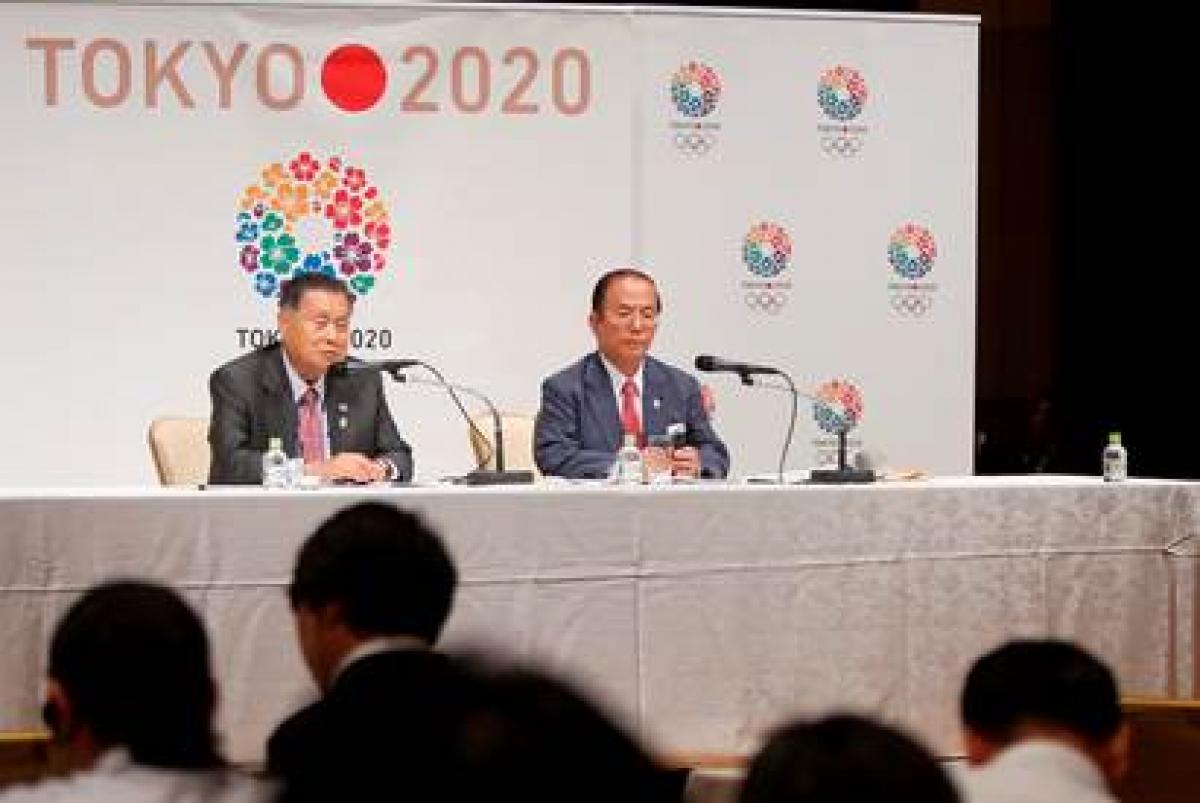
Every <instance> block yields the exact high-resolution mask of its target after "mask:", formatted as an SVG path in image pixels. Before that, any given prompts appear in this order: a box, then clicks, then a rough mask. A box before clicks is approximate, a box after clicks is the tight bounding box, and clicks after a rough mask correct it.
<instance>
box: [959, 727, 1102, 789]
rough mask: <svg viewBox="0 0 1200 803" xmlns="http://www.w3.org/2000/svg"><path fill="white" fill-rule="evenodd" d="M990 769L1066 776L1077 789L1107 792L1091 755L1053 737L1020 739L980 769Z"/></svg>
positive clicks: (1051, 776) (1033, 776) (1046, 775)
mask: <svg viewBox="0 0 1200 803" xmlns="http://www.w3.org/2000/svg"><path fill="white" fill-rule="evenodd" d="M989 769H991V770H992V772H993V773H999V774H1002V775H1004V776H1005V777H1008V776H1009V775H1020V776H1022V777H1024V776H1026V775H1028V776H1029V777H1031V778H1036V777H1045V778H1053V777H1055V776H1057V777H1062V778H1067V779H1070V781H1071V783H1072V785H1073V786H1075V787H1076V788H1081V789H1088V790H1092V791H1095V792H1097V793H1101V794H1107V793H1108V786H1107V784H1106V783H1105V781H1104V776H1103V775H1102V774H1101V772H1100V768H1099V767H1097V766H1096V764H1095V763H1094V762H1093V761H1092V760H1091V759H1090V758H1088V757H1087V756H1085V755H1084V754H1083V753H1081V752H1079V751H1078V750H1076V749H1075V748H1073V747H1070V746H1069V745H1066V744H1063V743H1061V742H1056V741H1054V740H1052V739H1036V738H1034V739H1026V740H1025V741H1021V742H1017V743H1016V744H1014V745H1013V746H1011V747H1009V748H1006V749H1005V750H1003V751H1001V753H1000V755H998V756H996V757H995V758H994V759H992V761H990V762H989V763H988V764H986V765H984V766H983V767H981V768H980V769H979V770H977V771H980V772H987V771H988V770H989Z"/></svg>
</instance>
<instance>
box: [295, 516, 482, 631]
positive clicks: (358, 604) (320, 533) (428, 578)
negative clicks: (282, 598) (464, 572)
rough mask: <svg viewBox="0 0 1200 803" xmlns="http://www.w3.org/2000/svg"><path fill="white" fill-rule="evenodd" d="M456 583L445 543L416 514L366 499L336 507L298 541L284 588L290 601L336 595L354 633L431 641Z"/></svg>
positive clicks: (315, 604)
mask: <svg viewBox="0 0 1200 803" xmlns="http://www.w3.org/2000/svg"><path fill="white" fill-rule="evenodd" d="M457 583H458V573H457V571H456V570H455V568H454V563H453V562H452V561H451V559H450V555H449V554H448V553H447V552H446V548H445V546H444V545H443V544H442V541H441V539H440V538H438V536H437V535H436V534H435V533H434V532H433V530H431V529H430V528H429V527H428V526H426V524H425V522H424V521H422V519H421V518H420V517H419V516H416V515H413V514H412V513H407V512H405V511H402V510H399V509H397V508H395V507H393V506H391V505H384V504H379V503H375V502H365V503H362V504H358V505H354V506H352V507H348V508H346V509H344V510H341V511H339V512H338V513H335V514H334V515H333V516H331V517H330V518H329V519H327V520H326V521H325V522H324V523H323V524H322V525H321V526H320V527H319V528H317V531H316V532H315V533H313V535H312V536H311V537H310V538H309V539H308V540H307V541H306V542H305V543H304V546H303V547H301V549H300V554H299V556H298V557H297V559H296V569H295V572H294V574H293V579H292V584H291V586H290V588H289V589H288V595H289V597H290V599H291V604H292V608H293V609H296V608H299V607H301V606H305V607H308V608H312V609H316V608H321V607H323V606H325V605H327V604H330V603H338V604H339V605H340V606H341V615H342V620H343V621H344V623H345V624H346V626H347V627H348V628H349V629H350V630H352V631H354V632H356V633H359V634H361V635H401V634H404V635H413V636H417V637H419V638H421V639H423V640H425V641H427V642H428V643H430V644H433V643H435V642H436V641H437V638H438V636H439V635H440V634H441V630H442V626H443V625H444V624H445V622H446V619H447V617H449V615H450V608H451V605H452V604H453V600H454V588H455V586H456V585H457Z"/></svg>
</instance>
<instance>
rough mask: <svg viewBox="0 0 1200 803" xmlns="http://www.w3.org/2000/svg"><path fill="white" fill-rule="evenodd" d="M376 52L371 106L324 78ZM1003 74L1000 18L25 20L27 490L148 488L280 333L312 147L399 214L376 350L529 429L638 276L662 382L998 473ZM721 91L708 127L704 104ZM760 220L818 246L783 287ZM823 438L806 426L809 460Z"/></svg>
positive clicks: (436, 472)
mask: <svg viewBox="0 0 1200 803" xmlns="http://www.w3.org/2000/svg"><path fill="white" fill-rule="evenodd" d="M239 43H244V45H245V47H244V48H243V50H244V55H243V57H242V59H241V61H240V62H239V63H238V65H237V67H236V68H234V67H232V66H230V65H232V64H233V63H234V62H233V58H234V55H235V53H236V52H238V46H239ZM352 43H353V44H358V45H362V46H365V47H366V48H369V49H370V50H371V51H373V52H374V53H376V54H377V55H378V56H379V58H380V60H381V62H382V64H383V67H384V70H385V74H386V86H385V88H384V89H383V93H382V96H381V97H380V98H379V100H378V101H377V102H376V103H375V104H374V105H371V106H370V107H369V108H367V109H365V110H363V111H358V112H348V111H343V110H342V109H340V108H338V107H337V106H336V105H335V103H333V102H331V100H330V95H329V93H328V92H327V91H326V90H325V89H324V88H323V83H322V69H323V64H324V62H325V59H326V57H327V56H328V55H329V54H331V53H332V52H333V51H334V50H335V49H336V48H339V47H341V46H343V45H347V44H352ZM422 47H424V48H425V49H421V48H422ZM472 48H476V49H472ZM977 49H978V26H977V20H975V19H974V18H945V17H928V16H926V17H920V18H917V17H897V16H870V17H868V16H862V15H858V16H854V15H832V14H786V15H785V14H730V13H712V12H702V11H698V10H692V11H686V10H671V11H666V10H629V9H620V10H613V11H602V10H597V9H567V8H559V9H553V8H537V9H532V8H531V9H524V10H512V9H511V7H510V8H509V9H506V10H498V9H495V8H487V7H454V6H450V5H435V6H428V7H415V6H408V7H395V8H389V7H371V8H296V7H291V8H289V7H281V6H272V5H260V6H244V7H237V6H221V7H208V8H202V7H196V6H179V7H171V6H169V5H164V6H153V7H146V6H133V5H130V6H122V5H115V6H107V5H106V6H103V7H95V6H86V5H69V4H54V3H47V4H23V3H5V4H4V5H3V6H0V130H2V131H3V132H4V133H3V137H2V142H3V147H0V174H2V175H3V176H4V177H5V182H6V185H7V188H8V191H7V192H6V193H4V195H3V196H2V197H0V209H2V211H3V217H2V218H0V219H2V220H3V221H4V227H5V234H6V237H5V245H6V248H5V260H4V268H3V271H4V273H3V277H4V285H5V287H6V290H7V294H6V295H7V299H8V312H7V314H6V321H5V326H4V332H5V335H6V336H5V337H4V338H3V339H0V359H3V360H4V362H5V364H6V366H7V372H6V380H5V382H4V393H3V399H4V401H3V409H4V411H5V414H6V416H5V417H6V419H7V422H8V425H7V426H6V427H5V430H4V434H3V435H2V436H0V444H2V445H3V448H4V453H5V454H6V455H7V456H8V459H6V460H4V461H3V463H2V465H0V484H6V485H44V484H55V483H71V484H113V483H143V482H150V481H152V479H153V471H152V468H151V464H150V461H149V457H148V453H147V449H146V446H145V432H146V426H147V423H148V421H149V420H150V419H151V418H152V417H154V416H156V415H161V414H168V413H176V414H199V415H204V414H207V411H208V396H207V377H208V374H209V372H210V371H211V370H212V369H213V368H214V367H215V366H216V365H217V364H219V363H220V362H222V361H224V360H226V359H229V358H231V357H233V356H235V355H236V354H238V353H240V352H241V351H242V350H244V348H246V347H247V346H248V343H247V342H245V341H243V340H240V339H239V335H238V332H237V330H238V329H254V328H257V329H269V328H272V327H273V321H274V302H273V300H270V299H265V298H263V297H261V296H259V295H257V294H256V293H255V292H254V290H253V287H252V283H251V277H250V276H249V275H248V274H247V273H246V272H245V271H243V270H242V268H241V267H240V266H239V248H241V247H242V245H241V244H239V243H238V242H236V241H235V238H234V235H235V232H236V225H235V222H236V215H237V213H238V211H239V208H240V207H239V202H240V199H241V198H242V197H243V193H244V191H245V190H246V188H247V187H248V186H249V185H251V184H254V183H256V182H258V181H260V178H261V171H263V170H264V169H265V168H267V167H268V166H269V165H271V164H273V163H277V162H278V163H280V164H281V166H282V168H283V169H284V170H285V171H286V170H287V169H288V168H289V163H290V161H291V160H293V159H294V158H295V157H296V156H297V155H298V154H300V153H301V152H307V153H310V154H312V155H313V157H314V158H315V159H316V160H318V161H320V162H322V164H326V165H327V164H328V158H329V157H330V156H333V155H340V156H341V157H342V158H343V160H344V164H345V165H352V166H357V167H359V168H362V169H363V170H364V171H365V174H366V177H367V180H368V181H369V182H370V184H371V185H373V186H375V187H377V188H378V193H379V195H378V200H380V201H382V203H383V204H384V205H385V206H386V209H387V211H388V213H389V218H390V220H389V222H390V226H391V236H390V238H389V239H390V242H389V244H388V247H387V249H386V257H387V264H386V266H385V267H384V269H383V270H382V271H380V272H377V273H374V277H375V279H376V280H377V284H376V286H375V287H374V288H373V289H372V290H371V291H370V292H369V293H368V294H367V295H366V296H365V297H363V298H362V299H361V300H360V303H359V305H358V311H357V313H356V321H355V323H356V326H358V327H359V328H361V329H363V330H374V331H379V330H387V331H388V333H389V334H390V337H391V347H390V348H388V349H379V348H376V349H368V348H365V347H364V348H360V349H359V350H358V351H357V353H358V354H359V355H360V356H363V357H366V358H382V357H386V356H397V357H398V356H417V357H421V358H424V359H426V360H428V361H429V362H432V363H434V364H435V365H437V366H438V367H440V368H441V369H442V371H443V372H444V373H445V374H446V375H447V376H448V377H449V378H451V379H453V380H457V381H461V382H463V383H466V384H469V385H474V386H477V387H479V388H481V389H483V390H485V391H486V392H487V393H488V394H490V395H491V396H492V397H493V398H494V399H495V400H496V401H497V403H498V404H499V405H500V406H501V407H504V408H508V409H514V410H528V411H533V410H535V409H536V406H537V399H538V385H539V382H540V380H541V378H542V377H544V376H545V375H547V374H549V373H551V372H552V371H554V370H557V369H558V368H559V367H561V366H562V365H564V364H566V363H567V362H569V361H570V360H573V359H575V358H576V357H578V356H579V355H580V354H582V353H583V352H584V351H586V350H588V349H589V348H590V347H591V341H590V336H589V333H588V331H587V328H586V326H585V317H586V314H587V306H588V295H589V293H590V289H591V285H592V283H593V282H594V280H595V279H596V277H597V276H598V275H599V274H600V273H601V272H603V271H604V270H605V269H607V268H609V267H613V266H616V265H621V264H628V263H630V262H632V263H635V264H638V265H641V266H644V267H645V268H647V269H648V270H649V271H651V272H652V273H653V274H654V275H655V276H656V277H657V278H658V280H659V283H660V287H661V289H662V291H663V295H664V299H665V303H666V315H665V318H664V320H663V323H662V327H661V329H660V333H659V337H658V341H657V343H656V352H657V353H658V354H659V356H661V357H663V358H665V359H667V360H669V361H672V362H676V363H677V364H683V365H690V363H691V361H692V358H693V357H694V355H695V354H697V353H705V352H707V353H716V354H718V355H722V356H729V357H735V358H741V359H745V360H748V361H751V362H766V363H771V364H776V365H779V366H781V367H783V368H786V369H787V370H789V371H790V372H792V373H793V375H794V376H795V378H796V381H797V383H798V384H799V385H801V386H802V387H803V388H805V389H807V390H809V391H813V390H816V389H817V388H818V387H819V386H821V385H822V384H823V383H825V382H827V381H829V380H833V379H838V380H845V381H848V382H850V383H851V384H852V385H853V386H854V387H855V388H856V389H857V391H858V392H859V393H860V396H861V404H862V417H861V422H860V424H859V427H858V428H857V429H856V430H855V435H854V438H855V440H856V441H859V442H861V443H862V445H863V446H865V447H868V448H872V449H875V450H878V451H879V452H882V453H883V454H884V455H886V457H887V459H888V460H889V461H890V462H891V463H892V464H895V465H916V466H921V467H924V468H928V469H931V470H933V471H937V472H943V473H966V472H970V470H971V444H972V408H973V376H974V369H973V359H974V342H975V334H974V294H975V208H976V192H975V163H976V90H977V60H978V58H977ZM289 54H295V57H296V61H297V62H298V65H299V66H298V67H297V69H299V70H300V71H301V83H300V84H298V85H296V84H294V83H293V79H292V76H293V72H292V69H293V62H292V60H291V59H290V56H289ZM431 58H436V60H437V67H436V69H432V70H430V67H431V66H432V62H431ZM122 59H127V64H128V72H127V75H128V83H127V86H123V84H122V81H123V78H122ZM214 59H215V63H216V65H217V68H216V69H214ZM535 62H536V69H533V66H534V63H535ZM585 64H586V73H587V79H586V81H585V80H584V79H583V77H582V74H583V71H584V67H583V66H582V65H585ZM221 69H224V70H225V74H226V75H230V74H231V75H232V78H231V79H230V80H229V81H228V82H227V85H226V86H224V90H225V91H222V89H223V87H222V81H221V80H220V78H219V76H220V74H221V73H220V70H221ZM483 71H486V72H487V80H486V89H487V91H484V83H485V82H484V81H483V79H482V78H481V76H482V73H483ZM423 76H427V77H430V81H429V83H428V85H427V86H424V87H422V86H421V83H422V77H423ZM523 78H528V79H529V83H528V86H527V87H524V86H523V81H522V79H523ZM714 78H715V81H716V83H718V84H719V90H718V91H716V92H715V93H714V92H712V91H710V94H709V96H708V97H707V98H706V100H707V101H708V103H707V104H706V105H702V106H701V108H700V111H703V112H704V113H703V114H700V116H689V115H688V114H687V113H686V112H685V111H684V110H683V109H682V108H681V107H680V106H677V105H676V104H675V103H674V102H673V97H683V98H684V99H685V100H686V98H687V97H689V95H688V93H693V94H692V95H691V96H693V97H700V96H699V95H696V94H695V93H696V92H699V88H703V87H704V86H707V87H708V88H709V89H710V90H711V88H712V86H713V79H714ZM704 81H708V83H707V84H705V83H704ZM673 84H674V85H675V86H674V89H675V91H676V95H675V96H673V94H672V91H673ZM820 86H824V87H825V90H826V92H825V94H824V95H823V96H822V95H821V94H820V92H819V87H820ZM296 88H301V89H302V90H303V93H302V97H299V96H298V97H295V98H294V103H291V100H292V99H293V98H292V95H293V92H292V90H294V89H296ZM414 92H415V93H416V97H415V98H414V97H413V93H414ZM556 93H557V96H556ZM223 95H224V96H225V97H224V102H223ZM822 97H823V98H824V99H825V100H826V105H825V106H822V105H821V103H820V102H819V99H820V98H822ZM105 98H107V99H108V100H105ZM264 98H265V102H264ZM406 98H408V99H409V100H413V99H415V100H418V101H421V102H424V103H433V104H436V105H437V108H436V110H433V111H414V110H411V109H410V108H407V107H406V106H405V99H406ZM831 98H832V99H833V105H830V99H831ZM506 100H510V101H512V103H516V104H518V107H519V106H520V104H526V106H527V105H528V104H536V107H537V108H536V111H530V110H526V112H525V113H510V112H511V111H512V110H511V109H510V110H509V111H506V110H505V103H506ZM839 101H840V102H841V105H840V106H839V105H837V103H838V102H839ZM272 103H273V104H274V105H276V106H290V107H289V108H283V109H274V108H271V105H270V104H272ZM831 110H832V111H831ZM692 111H693V113H695V112H696V108H695V107H693V108H692ZM839 115H840V117H839ZM326 200H331V199H326ZM370 200H372V199H367V198H364V202H365V203H367V204H369V202H370ZM321 206H324V201H323V202H322V204H321ZM763 223H767V224H774V225H776V226H778V227H779V230H780V231H782V232H783V233H784V234H785V235H786V237H787V238H788V240H789V241H790V244H791V251H790V254H789V255H786V256H785V257H784V258H781V259H779V260H777V261H774V262H770V263H769V264H768V267H769V269H770V270H771V271H774V270H776V269H778V271H779V272H778V273H777V274H776V275H772V276H766V277H764V276H756V275H754V274H753V273H751V271H750V270H749V269H748V267H747V264H748V263H747V261H746V260H745V258H744V245H745V239H746V237H747V235H748V234H749V233H750V232H751V230H752V229H753V228H754V227H756V226H758V225H759V224H763ZM906 227H907V228H906ZM332 232H333V227H332V224H330V223H329V222H328V221H327V220H324V219H323V210H322V211H321V212H319V213H317V214H313V215H309V216H308V220H307V222H306V223H305V224H303V225H298V226H297V227H296V232H295V233H296V236H297V239H298V240H299V245H300V247H301V249H302V250H304V249H306V248H307V249H309V250H315V251H319V250H321V248H322V247H325V248H328V247H329V246H331V245H332V240H331V237H332ZM892 241H895V244H896V247H897V248H900V251H899V252H895V251H893V252H892V255H893V257H894V258H895V259H894V261H893V263H892V264H890V263H889V244H890V243H892ZM777 242H778V240H777ZM905 249H907V250H905ZM922 249H923V250H922ZM897 253H899V257H897V256H896V254H897ZM905 254H907V255H908V261H907V262H905V261H904V260H905ZM301 256H302V255H301ZM768 256H770V254H768ZM894 264H900V265H901V266H907V269H908V270H909V276H908V277H907V278H906V277H905V276H904V275H901V272H898V270H897V269H896V268H895V267H894ZM767 285H770V286H767ZM748 299H749V300H750V301H755V302H758V303H759V304H760V306H762V305H764V304H765V305H768V306H769V305H774V306H769V308H768V309H763V308H751V307H750V306H748V305H747V301H748ZM368 337H369V335H368ZM365 345H366V343H365V342H364V346H365ZM376 345H378V344H376ZM710 381H711V383H712V385H713V387H714V389H715V391H716V393H717V397H718V414H717V423H718V428H719V430H720V431H721V433H722V434H723V436H724V437H725V438H726V440H727V441H728V442H729V445H730V448H731V451H732V452H733V455H734V471H735V472H736V473H739V474H740V473H749V472H756V471H762V470H769V469H771V468H773V466H774V464H775V461H776V460H777V456H778V450H779V447H780V444H781V441H782V436H783V432H784V428H785V425H786V413H787V409H788V407H787V402H786V399H785V398H784V397H783V396H781V395H779V394H775V393H764V392H760V391H756V390H753V389H742V388H741V387H740V386H739V385H738V384H737V382H736V380H733V379H731V378H728V377H714V378H712V379H711V380H710ZM389 397H390V399H391V402H392V408H393V412H394V414H395V416H396V419H397V422H398V424H399V425H400V427H401V430H402V432H403V433H404V434H405V436H406V437H407V438H408V439H409V440H410V441H411V442H412V443H413V445H414V449H415V451H416V455H417V470H418V474H419V476H421V477H424V478H435V477H438V476H443V475H445V474H450V473H457V472H462V471H464V470H466V469H467V468H469V467H470V465H469V462H470V457H469V449H468V447H467V439H466V436H465V431H464V426H463V424H462V423H461V421H460V420H459V419H458V418H457V417H456V414H455V412H454V410H453V409H452V407H451V406H450V403H449V402H448V401H447V400H446V399H445V398H443V397H442V396H440V395H439V394H437V393H436V391H434V390H432V389H429V388H424V387H405V386H397V387H392V388H390V389H389ZM849 401H850V402H851V404H852V405H853V403H854V400H853V399H850V400H849ZM837 409H840V408H837ZM827 441H828V436H827V435H826V434H824V433H823V432H822V430H821V429H820V428H819V427H818V426H817V424H816V423H815V420H814V415H813V410H812V405H811V404H807V403H806V404H804V405H802V407H801V415H800V419H799V422H798V427H797V441H796V447H795V448H794V450H793V452H792V457H791V459H790V461H789V465H791V466H792V467H804V466H808V465H811V464H812V463H813V462H814V461H815V460H817V459H818V458H819V455H818V451H819V447H820V446H821V444H822V443H823V442H827Z"/></svg>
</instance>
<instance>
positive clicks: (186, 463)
mask: <svg viewBox="0 0 1200 803" xmlns="http://www.w3.org/2000/svg"><path fill="white" fill-rule="evenodd" d="M150 456H151V457H152V458H153V459H154V468H155V470H157V471H158V481H159V482H160V483H162V484H163V485H199V484H201V483H204V482H207V481H208V464H209V461H210V460H211V459H212V455H211V453H210V452H209V449H208V419H207V418H170V417H164V418H156V419H154V420H153V421H151V422H150Z"/></svg>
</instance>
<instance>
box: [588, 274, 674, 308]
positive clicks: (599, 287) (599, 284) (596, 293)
mask: <svg viewBox="0 0 1200 803" xmlns="http://www.w3.org/2000/svg"><path fill="white" fill-rule="evenodd" d="M617 279H643V280H645V281H647V282H650V284H653V285H654V306H655V309H656V311H657V312H662V307H663V304H662V296H661V295H659V294H658V285H657V284H656V283H655V281H654V279H653V277H651V276H650V274H649V273H646V272H645V271H641V270H638V269H637V268H614V269H613V270H610V271H608V272H607V273H605V274H604V275H603V276H601V277H600V278H599V279H597V280H596V284H595V285H594V286H593V287H592V312H595V313H600V312H603V311H604V297H605V296H606V295H607V294H608V286H609V285H610V284H612V283H613V282H615V281H616V280H617Z"/></svg>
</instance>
